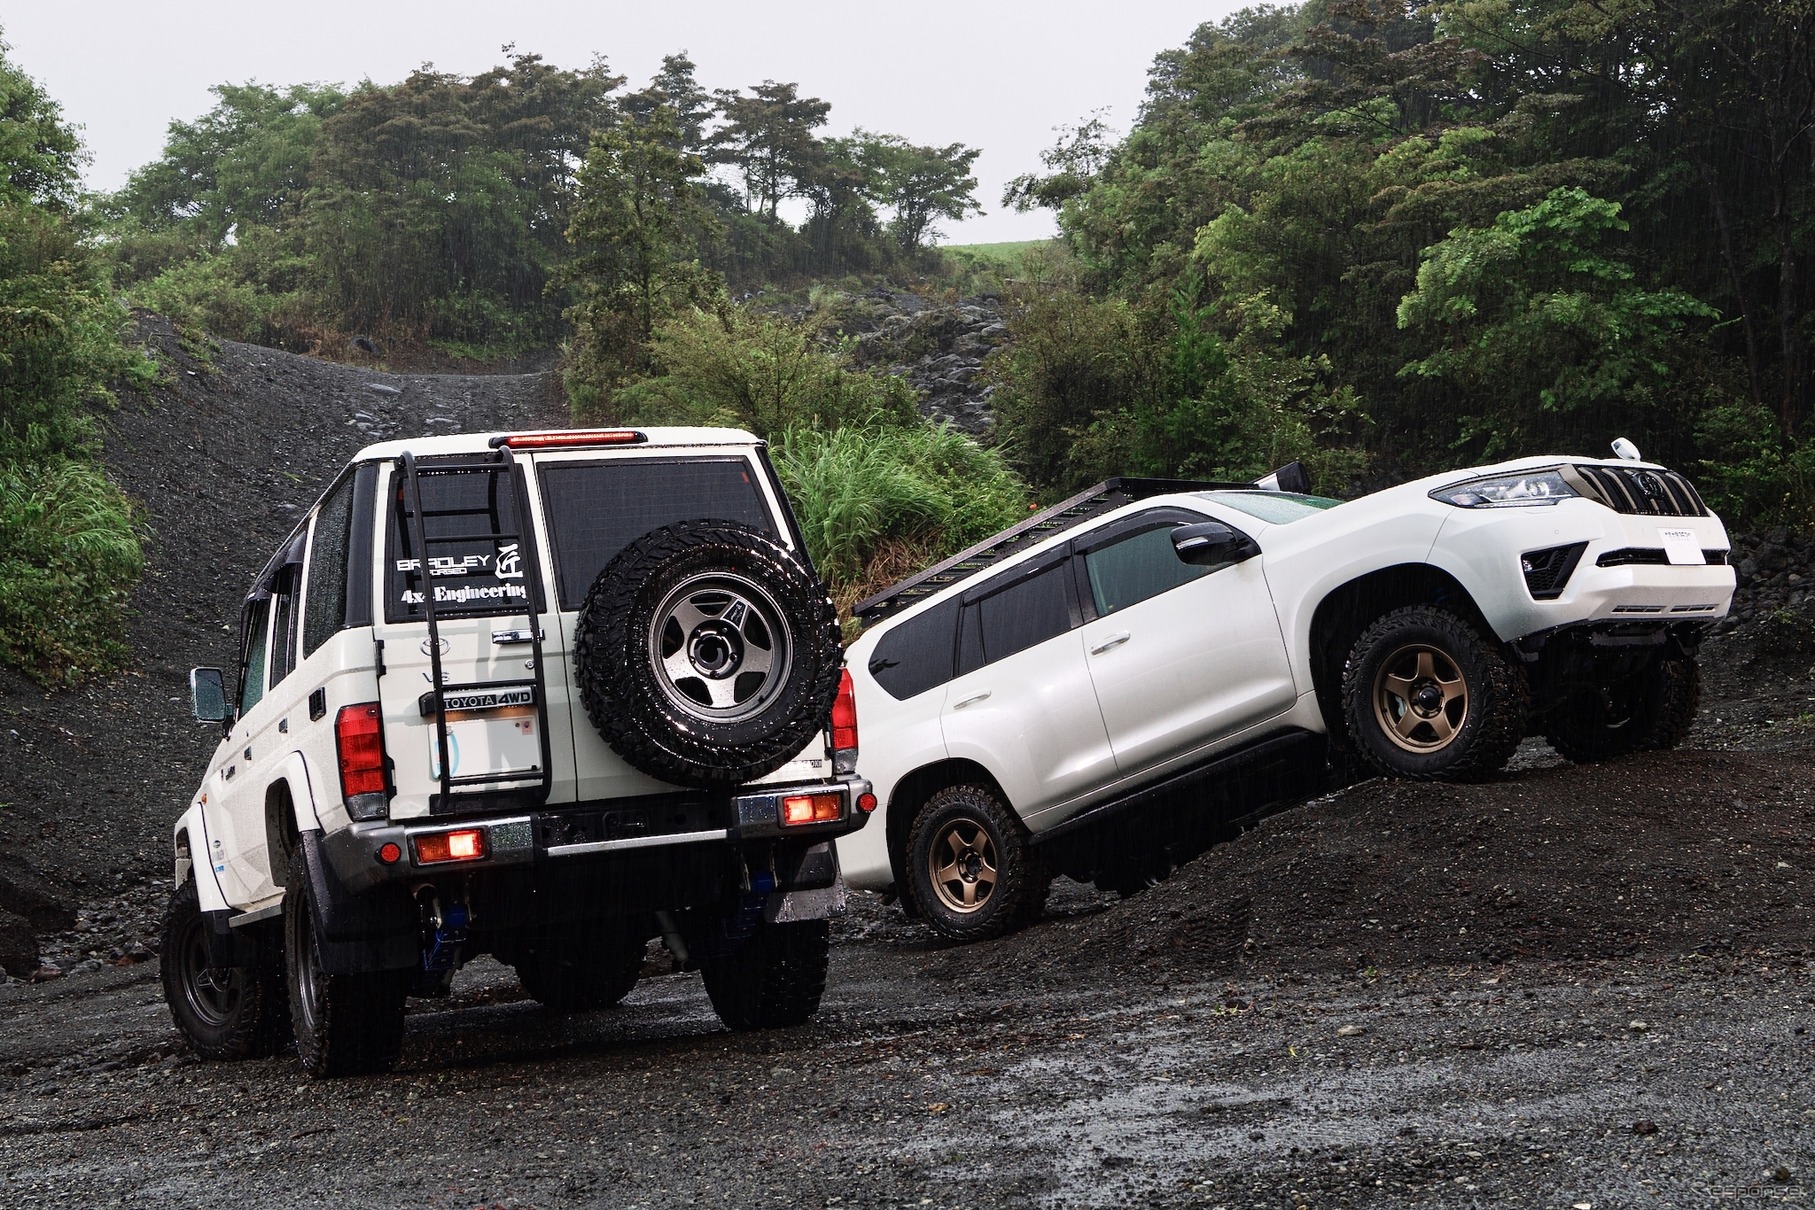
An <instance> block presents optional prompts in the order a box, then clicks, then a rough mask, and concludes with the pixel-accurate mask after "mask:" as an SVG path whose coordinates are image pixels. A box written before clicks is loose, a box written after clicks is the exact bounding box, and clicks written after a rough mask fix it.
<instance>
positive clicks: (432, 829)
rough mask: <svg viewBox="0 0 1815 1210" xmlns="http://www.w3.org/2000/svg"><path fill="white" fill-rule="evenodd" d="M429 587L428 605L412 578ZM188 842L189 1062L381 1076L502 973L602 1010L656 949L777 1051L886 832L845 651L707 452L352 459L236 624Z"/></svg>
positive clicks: (753, 492)
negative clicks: (848, 897)
mask: <svg viewBox="0 0 1815 1210" xmlns="http://www.w3.org/2000/svg"><path fill="white" fill-rule="evenodd" d="M425 571H426V574H425ZM241 635H242V637H241V644H240V661H239V668H238V670H237V675H235V676H233V677H231V678H223V676H222V674H221V673H220V671H219V670H216V669H197V670H196V671H195V672H194V673H192V674H191V686H192V690H193V696H194V703H195V708H196V715H197V717H198V718H201V719H204V720H208V721H213V722H216V723H217V724H218V725H220V726H221V728H222V732H223V737H222V740H221V744H220V747H219V749H218V750H217V751H216V753H215V756H214V759H213V761H212V762H211V764H210V766H209V769H208V773H207V777H206V778H205V779H204V780H203V782H202V784H201V786H200V787H199V788H198V789H197V791H196V793H195V797H194V801H193V803H192V804H191V805H190V807H189V809H188V811H187V812H186V813H185V814H184V815H183V816H182V818H181V819H180V820H179V821H178V822H177V825H176V829H175V858H176V890H175V893H174V895H173V896H172V899H171V904H170V907H169V910H168V912H167V915H166V920H165V928H164V950H163V981H164V988H165V993H166V996H167V998H168V1000H169V1003H170V1007H171V1010H172V1013H173V1015H174V1016H175V1019H176V1021H177V1024H178V1026H179V1027H180V1028H181V1029H182V1030H183V1032H184V1033H185V1034H186V1035H187V1036H188V1037H189V1038H190V1040H191V1041H192V1042H193V1043H194V1044H195V1046H196V1048H197V1049H198V1050H199V1051H200V1052H201V1053H202V1054H203V1055H205V1056H208V1057H213V1058H232V1057H239V1056H245V1055H253V1054H263V1053H270V1052H271V1051H272V1050H274V1049H276V1048H277V1047H278V1046H280V1045H282V1044H283V1042H284V1041H285V1039H286V1037H287V1036H288V1035H291V1034H293V1035H294V1037H295V1040H296V1044H297V1047H298V1051H299V1053H300V1055H301V1058H302V1061H303V1064H304V1066H305V1067H306V1068H307V1069H308V1070H309V1071H310V1072H311V1073H313V1074H317V1075H328V1074H338V1073H344V1072H354V1071H369V1070H376V1069H383V1068H385V1067H387V1066H389V1065H390V1064H391V1063H392V1062H394V1061H395V1059H396V1057H397V1055H398V1053H399V1049H400V1046H401V1040H402V1035H403V1019H404V1002H405V997H406V996H408V995H417V996H435V995H444V994H446V991H447V988H448V986H449V982H450V980H451V979H452V977H453V973H454V971H455V970H456V969H457V968H459V967H460V966H461V964H463V963H464V962H466V961H467V960H468V959H470V958H472V957H474V956H475V955H478V954H483V953H490V954H493V955H495V956H496V957H497V958H498V959H500V960H501V961H503V962H506V963H509V964H511V965H513V966H515V968H516V970H517V973H518V975H519V976H520V978H521V979H522V982H523V986H524V987H525V989H526V990H527V991H528V992H529V994H530V995H532V996H534V997H535V998H536V999H538V1000H540V1001H542V1002H543V1003H544V1004H546V1005H548V1006H549V1007H550V1008H553V1009H559V1010H574V1009H584V1008H595V1007H603V1006H606V1005H609V1004H613V1003H616V1002H617V1001H618V1000H620V999H622V998H623V997H624V995H626V994H627V993H628V992H629V991H630V989H631V987H632V986H633V985H634V984H635V982H636V979H637V974H638V971H639V968H640V967H641V965H642V962H643V954H644V949H645V946H646V944H647V942H648V940H649V939H650V938H651V937H655V936H660V937H662V938H663V939H664V940H665V941H666V943H667V944H668V946H669V948H670V949H671V950H673V952H674V954H675V955H676V957H677V958H678V959H680V960H681V961H682V962H683V963H686V964H689V965H697V967H698V968H699V970H700V971H701V974H702V975H703V977H704V980H705V985H706V991H707V993H708V995H709V996H710V998H711V1001H712V1004H713V1007H714V1008H715V1009H716V1010H717V1012H718V1014H719V1016H720V1017H721V1018H722V1019H723V1020H724V1022H725V1023H726V1024H727V1025H729V1026H731V1027H732V1028H737V1029H746V1028H763V1027H772V1026H783V1025H791V1024H797V1023H799V1022H801V1021H804V1020H805V1019H806V1018H807V1017H809V1016H810V1015H811V1014H812V1013H813V1012H814V1011H815V1010H816V1009H817V1007H818V1003H819V998H820V993H821V991H822V989H823V987H824V981H825V970H826V954H827V923H826V921H827V918H828V917H829V916H831V915H833V914H835V913H837V912H838V911H840V910H842V906H843V902H844V889H843V884H842V882H841V881H840V877H839V873H838V866H837V860H836V856H835V853H834V851H833V849H832V845H831V843H830V842H831V841H832V839H833V838H834V837H837V836H840V835H843V834H845V833H848V832H851V831H852V830H854V829H857V828H859V827H861V826H862V825H863V824H864V822H865V820H866V818H867V815H866V812H867V811H868V810H869V809H870V808H872V807H874V805H875V799H874V798H873V797H872V796H870V795H869V793H868V790H869V786H868V784H867V783H866V782H864V781H862V780H860V779H859V778H857V777H856V776H855V771H854V770H855V760H856V755H857V751H856V749H857V727H856V716H855V713H854V708H853V703H852V693H851V687H850V680H849V677H848V675H845V674H844V673H843V672H842V658H841V652H840V648H839V636H838V627H837V622H836V618H835V616H834V613H833V610H832V606H831V603H830V602H829V601H828V600H827V599H826V594H825V589H824V587H823V585H822V584H821V583H820V581H819V579H818V577H817V576H816V574H815V573H814V571H813V570H812V567H811V564H810V562H809V561H808V559H807V556H806V553H805V547H804V545H803V543H802V542H801V538H800V534H799V532H798V530H797V528H796V525H795V523H794V520H793V517H792V514H791V513H790V512H789V510H788V506H787V503H786V501H785V499H784V497H783V495H782V492H781V490H780V487H779V485H778V483H777V482H776V479H775V476H774V473H773V471H772V469H771V468H770V465H769V462H768V459H767V457H766V454H765V450H764V447H763V445H762V444H761V443H760V442H759V441H758V440H757V439H756V438H754V437H752V436H751V435H750V434H748V433H744V432H738V431H733V430H719V429H649V430H646V431H635V430H584V431H573V432H532V433H508V434H495V435H477V436H452V437H433V438H423V439H419V440H411V441H395V442H389V443H386V444H381V445H375V446H371V447H369V448H367V449H366V450H364V451H362V452H361V453H360V454H359V455H358V456H357V457H356V458H355V459H354V460H353V462H352V464H351V465H350V466H348V467H347V468H346V470H345V471H344V472H343V473H342V474H341V475H340V476H339V478H338V479H336V480H335V482H334V484H333V485H332V486H331V487H330V488H329V489H328V491H327V492H326V493H325V494H324V495H323V496H322V498H321V499H320V501H319V502H317V503H316V505H315V506H314V507H313V508H311V509H310V510H309V513H308V515H307V517H306V518H305V519H304V521H303V523H302V524H301V525H300V526H298V527H297V529H296V531H295V532H294V533H293V534H292V535H291V537H290V538H289V539H288V540H287V541H286V542H285V543H284V544H283V545H282V547H280V548H279V550H278V551H277V553H276V555H275V556H274V557H273V558H272V559H271V560H270V562H269V563H268V564H267V565H266V567H265V569H264V571H263V572H262V573H261V574H260V575H259V577H258V579H257V581H256V582H255V583H254V585H253V587H252V591H251V593H250V595H249V596H248V597H247V598H246V602H245V607H244V612H243V616H242V624H241Z"/></svg>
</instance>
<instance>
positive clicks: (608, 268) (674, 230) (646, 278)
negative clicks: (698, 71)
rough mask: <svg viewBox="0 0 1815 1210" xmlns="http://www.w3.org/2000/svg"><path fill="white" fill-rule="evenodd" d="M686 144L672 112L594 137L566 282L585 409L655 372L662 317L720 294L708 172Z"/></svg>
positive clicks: (571, 364)
mask: <svg viewBox="0 0 1815 1210" xmlns="http://www.w3.org/2000/svg"><path fill="white" fill-rule="evenodd" d="M679 142H680V129H679V125H678V123H677V121H676V117H675V115H674V114H673V113H672V112H671V111H668V110H661V109H657V110H654V111H652V112H650V113H649V114H647V115H645V116H644V117H643V118H642V119H641V120H640V121H638V122H635V123H632V122H629V121H625V122H621V123H619V124H618V125H616V126H613V127H611V128H609V129H607V130H605V131H602V132H600V133H598V134H596V135H594V137H593V141H592V149H591V150H590V151H589V152H588V153H587V156H586V163H585V166H584V167H583V168H582V169H581V170H580V182H579V203H578V206H577V207H576V209H575V211H574V219H573V224H572V226H571V227H570V228H569V229H568V239H569V240H570V242H571V243H572V245H573V254H572V259H571V260H570V261H569V263H568V264H567V266H566V267H565V268H564V269H563V271H562V280H563V281H564V282H566V283H567V284H568V285H569V286H570V287H571V288H572V290H573V291H574V296H575V301H574V304H573V306H572V307H571V308H570V309H569V311H568V317H569V319H570V320H571V321H572V323H573V325H574V335H573V338H572V342H571V345H570V347H569V353H568V370H567V383H568V392H569V395H570V396H571V397H572V398H573V399H574V401H575V403H576V405H578V406H581V407H582V408H598V407H602V406H604V405H606V404H607V403H608V402H609V400H610V396H611V393H612V392H613V391H615V390H616V389H617V388H618V387H620V386H622V385H623V384H624V383H625V382H627V381H629V380H630V379H631V378H633V377H636V376H638V375H641V374H646V373H648V372H649V370H650V368H651V362H650V352H649V343H650V337H651V335H652V334H653V332H654V331H655V328H656V325H657V324H658V323H659V322H660V321H662V320H663V319H666V318H667V317H668V316H671V315H673V314H675V313H677V312H678V311H680V310H682V309H684V308H690V307H693V306H695V305H697V304H699V303H701V302H705V301H707V300H709V299H711V298H712V297H714V296H715V295H717V294H719V293H721V292H722V289H723V286H722V283H720V282H719V281H718V280H717V279H716V278H715V276H714V275H713V274H712V273H711V272H710V271H709V270H707V269H704V268H703V267H702V266H701V265H700V263H699V260H698V248H699V244H700V242H701V238H702V235H703V233H704V232H705V231H707V230H708V229H709V228H710V227H711V226H712V224H713V222H714V220H713V217H712V214H711V211H710V209H709V207H708V206H707V204H706V200H705V195H704V191H703V190H702V189H701V187H700V185H699V183H698V181H697V178H698V176H699V175H700V173H701V171H702V167H703V166H702V165H701V163H700V160H699V158H698V157H696V156H694V155H691V154H689V153H687V152H684V151H681V150H679Z"/></svg>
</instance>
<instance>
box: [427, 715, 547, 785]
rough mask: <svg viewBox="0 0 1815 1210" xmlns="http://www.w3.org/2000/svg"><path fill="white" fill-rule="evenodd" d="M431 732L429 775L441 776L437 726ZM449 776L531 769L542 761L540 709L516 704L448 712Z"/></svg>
mask: <svg viewBox="0 0 1815 1210" xmlns="http://www.w3.org/2000/svg"><path fill="white" fill-rule="evenodd" d="M425 730H426V731H427V733H428V748H429V753H428V755H429V777H430V778H431V779H433V780H439V779H440V777H441V754H440V751H439V750H438V748H437V741H436V738H435V728H434V727H432V726H431V727H428V728H425ZM447 760H448V765H449V769H448V776H450V777H464V776H468V775H472V774H477V773H500V774H504V773H525V774H527V773H531V772H534V771H536V770H537V769H539V768H541V765H542V740H541V737H540V735H539V734H538V733H537V731H536V712H535V711H534V710H533V709H529V708H527V707H514V708H506V709H499V710H486V711H484V712H471V711H454V710H450V711H448V713H447Z"/></svg>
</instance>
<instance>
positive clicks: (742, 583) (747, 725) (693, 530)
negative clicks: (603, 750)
mask: <svg viewBox="0 0 1815 1210" xmlns="http://www.w3.org/2000/svg"><path fill="white" fill-rule="evenodd" d="M714 610H716V611H717V612H714ZM734 615H735V616H734ZM839 640H840V636H839V630H838V617H837V614H836V612H835V611H834V610H833V608H832V604H831V602H830V601H828V600H827V599H826V593H825V589H824V587H823V586H822V585H821V584H820V583H819V582H818V581H817V580H816V579H814V577H813V575H812V573H811V572H810V571H809V570H808V569H807V567H806V565H805V564H804V563H803V562H802V561H801V559H800V558H799V557H798V556H796V555H795V554H794V553H793V552H792V551H790V550H789V549H788V548H787V547H785V546H783V545H782V544H781V543H780V542H777V541H776V540H775V539H773V538H771V537H769V536H768V535H767V534H764V533H761V532H760V531H758V530H755V529H752V528H750V527H749V526H746V525H740V524H738V523H736V522H732V521H689V522H685V523H683V524H680V525H670V526H667V527H664V528H662V529H658V530H655V531H653V532H651V533H649V534H646V535H644V536H643V537H641V538H639V539H637V540H636V541H635V542H632V543H631V544H630V545H629V546H627V547H625V548H624V550H623V551H622V552H621V553H620V554H619V555H618V556H617V557H616V558H615V559H613V560H612V561H611V563H610V564H609V565H607V566H606V568H605V570H604V571H602V572H600V573H599V577H598V579H596V580H594V581H593V584H592V588H591V590H590V591H589V592H588V593H587V594H586V601H585V603H584V604H583V605H581V607H580V614H579V618H578V620H577V622H576V624H575V639H574V660H575V665H576V667H575V678H576V680H577V681H578V682H579V687H580V697H581V700H582V701H584V702H585V704H586V713H587V715H588V717H590V718H591V719H592V724H593V726H594V727H596V728H598V731H599V734H600V735H601V736H603V737H604V739H605V742H606V743H608V744H610V745H611V747H612V749H613V751H615V752H617V754H618V755H620V756H622V757H623V758H624V759H625V760H626V761H628V762H630V764H632V765H634V766H635V767H636V768H638V769H640V770H642V771H643V772H645V773H647V774H649V775H650V776H651V777H657V778H660V779H661V780H663V781H666V782H672V783H674V784H676V785H683V786H699V787H707V788H710V787H716V786H730V785H737V784H740V783H742V782H746V781H749V780H751V779H753V778H757V777H762V776H764V775H765V774H768V773H772V772H774V771H775V770H776V769H779V768H781V766H782V765H784V764H786V763H787V762H788V761H790V760H792V759H793V758H794V757H795V756H796V755H797V754H798V753H799V752H800V750H801V749H802V748H804V747H805V746H806V745H807V743H808V742H809V741H811V740H812V738H813V737H814V736H815V735H817V734H818V733H819V732H820V730H821V729H822V728H824V727H825V725H826V717H827V715H828V714H829V713H830V711H831V709H832V700H833V698H834V697H835V696H836V695H837V693H838V675H839V670H840V668H841V667H842V662H843V657H844V653H843V649H842V647H841V645H840V641H839ZM758 665H760V666H761V667H760V669H759V667H758Z"/></svg>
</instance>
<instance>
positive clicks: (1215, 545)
mask: <svg viewBox="0 0 1815 1210" xmlns="http://www.w3.org/2000/svg"><path fill="white" fill-rule="evenodd" d="M1172 549H1173V550H1174V551H1176V552H1177V553H1178V557H1179V560H1180V561H1181V562H1184V563H1189V564H1191V565H1192V566H1193V567H1216V566H1218V565H1219V564H1227V563H1240V562H1241V561H1242V560H1243V559H1252V558H1253V557H1254V556H1255V555H1258V554H1259V553H1260V544H1259V543H1257V542H1256V541H1255V540H1254V539H1253V538H1250V537H1249V536H1248V535H1247V534H1241V533H1236V532H1235V531H1234V530H1232V529H1230V528H1229V527H1228V526H1227V525H1224V524H1223V523H1222V522H1221V521H1200V522H1199V523H1197V524H1196V525H1181V526H1179V527H1178V528H1177V529H1175V530H1173V531H1172Z"/></svg>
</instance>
